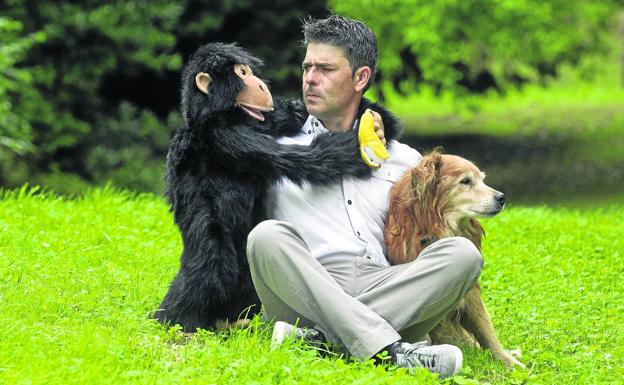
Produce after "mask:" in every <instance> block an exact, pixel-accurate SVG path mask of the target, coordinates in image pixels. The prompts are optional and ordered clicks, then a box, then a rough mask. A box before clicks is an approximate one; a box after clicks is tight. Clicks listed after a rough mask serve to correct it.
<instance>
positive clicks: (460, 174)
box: [411, 149, 505, 223]
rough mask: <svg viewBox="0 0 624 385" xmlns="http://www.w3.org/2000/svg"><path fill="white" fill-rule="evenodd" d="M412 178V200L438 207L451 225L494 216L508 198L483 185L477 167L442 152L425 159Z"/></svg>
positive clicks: (439, 211)
mask: <svg viewBox="0 0 624 385" xmlns="http://www.w3.org/2000/svg"><path fill="white" fill-rule="evenodd" d="M411 178H412V179H411V182H412V199H415V200H417V201H420V203H421V204H425V205H427V206H429V207H430V208H434V209H435V210H436V211H437V213H438V215H439V216H440V217H441V219H443V220H444V221H445V222H447V223H449V222H454V223H459V222H461V221H462V220H465V219H472V218H484V217H492V216H494V215H496V214H498V213H499V212H500V211H501V210H502V209H503V207H504V205H505V195H504V194H503V193H501V192H499V191H496V190H494V189H493V188H491V187H489V186H487V185H486V184H485V183H484V182H483V179H484V178H485V174H484V173H483V172H482V171H481V170H479V169H478V168H477V166H475V165H474V164H473V163H472V162H470V161H468V160H466V159H464V158H462V157H459V156H455V155H445V154H442V153H441V151H440V150H438V149H436V150H434V151H433V152H431V153H430V154H428V155H426V156H425V157H423V158H422V160H421V161H420V163H419V164H418V166H417V167H415V168H414V169H413V170H412V176H411Z"/></svg>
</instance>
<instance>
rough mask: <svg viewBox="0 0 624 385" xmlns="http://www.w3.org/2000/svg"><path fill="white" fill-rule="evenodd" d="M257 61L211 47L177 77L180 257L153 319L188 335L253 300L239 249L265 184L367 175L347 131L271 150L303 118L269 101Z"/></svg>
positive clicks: (259, 211) (171, 191) (230, 48)
mask: <svg viewBox="0 0 624 385" xmlns="http://www.w3.org/2000/svg"><path fill="white" fill-rule="evenodd" d="M260 65H261V61H260V60H259V59H257V58H255V57H253V56H251V55H250V54H249V53H247V52H246V51H244V50H243V49H242V48H240V47H239V46H237V45H235V44H224V43H211V44H206V45H204V46H202V47H200V48H199V49H198V50H197V51H196V52H195V53H194V54H193V55H192V56H191V58H190V61H189V63H188V64H187V65H186V67H185V69H184V71H183V74H182V114H183V117H184V124H183V125H182V127H180V128H178V129H177V131H176V133H175V135H174V137H173V140H172V143H171V146H170V148H169V153H168V154H167V170H166V174H165V182H166V184H167V190H166V196H167V198H168V200H169V203H170V204H171V210H172V211H173V214H174V220H175V223H176V224H177V225H178V227H179V229H180V232H181V234H182V241H183V251H182V256H181V258H180V270H179V271H178V274H177V275H176V277H175V278H174V280H173V282H172V283H171V285H170V287H169V292H168V293H167V295H166V296H165V298H164V300H163V302H162V304H161V305H160V308H159V309H158V310H157V311H156V313H155V318H157V319H158V320H159V321H160V322H163V323H170V324H180V325H181V326H182V327H183V330H184V331H187V332H193V331H195V330H196V329H197V328H204V329H205V328H209V327H215V326H217V327H221V326H228V325H231V324H228V321H229V322H234V321H236V320H237V319H239V317H240V316H241V312H243V311H245V309H247V308H249V307H250V306H251V305H254V304H257V303H258V298H257V295H256V293H255V290H254V287H253V283H252V280H251V275H250V272H249V266H248V263H247V258H246V254H245V248H246V243H247V235H248V234H249V232H250V231H251V229H252V228H253V227H254V226H255V225H256V224H258V223H259V222H261V221H262V220H264V219H266V216H265V207H264V204H263V201H264V197H265V194H266V191H267V188H268V186H269V185H270V184H271V183H274V182H275V181H277V180H279V179H280V178H282V177H286V178H289V179H290V180H292V181H293V182H295V183H299V184H301V183H304V182H308V183H312V184H329V183H331V182H335V181H338V180H340V177H341V176H342V175H344V174H349V175H355V176H358V177H366V176H368V175H369V174H370V169H369V167H368V166H366V165H365V164H364V162H362V159H361V158H360V153H359V147H358V141H357V135H356V133H355V132H353V131H352V132H345V133H326V134H322V135H319V136H317V137H316V139H315V140H314V141H313V142H312V143H311V145H310V146H298V145H281V144H278V143H277V142H276V141H275V139H274V136H277V135H280V136H281V135H288V134H289V133H292V134H294V133H296V132H298V131H299V130H300V128H301V126H302V125H303V123H304V120H305V118H306V117H307V113H306V111H305V107H304V106H303V104H302V103H301V102H300V101H287V100H278V101H276V103H275V105H273V100H272V96H271V93H270V92H269V90H268V88H267V86H266V85H265V84H264V83H263V82H262V81H261V80H260V79H259V78H257V77H256V76H255V75H254V72H255V71H256V70H257V68H258V66H260ZM361 107H362V108H361V110H360V112H359V113H360V114H361V113H362V112H363V111H364V109H365V108H368V107H370V108H372V109H374V110H376V111H378V112H379V113H380V114H381V116H382V119H383V121H384V126H385V136H386V138H388V139H392V138H393V137H394V136H396V135H397V134H398V132H399V127H398V124H397V123H396V120H395V119H394V118H393V117H392V116H391V115H390V114H389V113H388V112H387V111H385V110H383V109H381V108H380V107H379V106H377V105H372V104H371V103H369V102H367V101H364V102H363V103H362V106H361ZM273 109H274V111H273ZM265 114H266V116H265ZM258 310H259V309H258V306H253V307H251V311H250V312H249V313H246V314H243V315H244V316H245V315H246V316H249V315H252V314H255V313H256V312H257V311H258Z"/></svg>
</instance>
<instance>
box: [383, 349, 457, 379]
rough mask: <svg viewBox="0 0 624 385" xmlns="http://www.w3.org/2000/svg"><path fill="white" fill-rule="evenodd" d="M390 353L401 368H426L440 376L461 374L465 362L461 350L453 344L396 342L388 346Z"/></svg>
mask: <svg viewBox="0 0 624 385" xmlns="http://www.w3.org/2000/svg"><path fill="white" fill-rule="evenodd" d="M388 353H389V354H390V357H391V359H392V361H393V362H394V364H395V365H396V366H398V367H400V368H407V369H412V368H425V369H427V370H429V371H430V372H432V373H437V374H438V375H439V376H440V378H447V377H451V376H454V375H456V374H459V372H461V368H462V362H463V356H462V352H461V350H459V348H458V347H457V346H453V345H433V346H427V345H426V344H424V343H416V344H409V343H406V342H395V343H393V344H392V345H390V346H388Z"/></svg>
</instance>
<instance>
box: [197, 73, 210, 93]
mask: <svg viewBox="0 0 624 385" xmlns="http://www.w3.org/2000/svg"><path fill="white" fill-rule="evenodd" d="M211 82H212V77H211V76H210V75H208V74H207V73H205V72H200V73H198V74H197V75H196V76H195V84H196V85H197V88H199V90H200V91H201V92H203V93H205V94H206V95H208V87H209V86H210V83H211Z"/></svg>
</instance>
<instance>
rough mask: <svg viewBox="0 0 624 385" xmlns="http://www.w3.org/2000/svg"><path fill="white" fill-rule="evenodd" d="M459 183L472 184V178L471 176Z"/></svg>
mask: <svg viewBox="0 0 624 385" xmlns="http://www.w3.org/2000/svg"><path fill="white" fill-rule="evenodd" d="M459 183H461V184H465V185H467V186H470V184H471V183H472V180H471V179H470V178H464V179H462V180H461V181H459Z"/></svg>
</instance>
